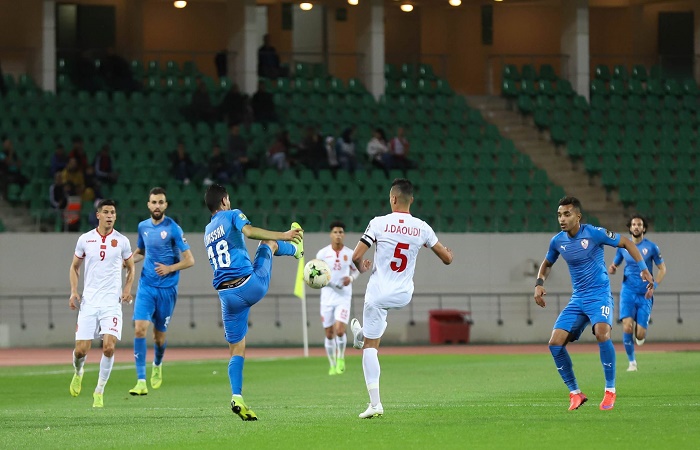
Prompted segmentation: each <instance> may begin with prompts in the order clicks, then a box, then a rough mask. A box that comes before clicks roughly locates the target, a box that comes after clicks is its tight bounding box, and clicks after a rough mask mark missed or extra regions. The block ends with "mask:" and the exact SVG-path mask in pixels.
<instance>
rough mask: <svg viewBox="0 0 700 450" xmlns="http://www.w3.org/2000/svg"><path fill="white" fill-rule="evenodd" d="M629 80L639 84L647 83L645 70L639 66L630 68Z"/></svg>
mask: <svg viewBox="0 0 700 450" xmlns="http://www.w3.org/2000/svg"><path fill="white" fill-rule="evenodd" d="M631 78H632V79H633V80H638V81H641V82H645V81H647V69H646V67H644V66H643V65H641V64H636V65H635V66H634V67H632V75H631Z"/></svg>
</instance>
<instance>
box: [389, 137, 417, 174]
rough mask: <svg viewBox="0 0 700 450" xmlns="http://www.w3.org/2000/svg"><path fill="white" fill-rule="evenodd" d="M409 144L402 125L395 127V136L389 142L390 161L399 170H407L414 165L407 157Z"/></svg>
mask: <svg viewBox="0 0 700 450" xmlns="http://www.w3.org/2000/svg"><path fill="white" fill-rule="evenodd" d="M410 149H411V144H410V143H409V142H408V139H407V138H406V135H405V132H404V129H403V127H399V128H397V129H396V136H395V137H394V138H393V139H392V140H391V142H389V151H390V153H391V162H392V165H393V167H395V168H397V169H401V170H408V169H412V168H413V167H414V164H413V162H412V161H411V160H410V159H408V153H409V150H410Z"/></svg>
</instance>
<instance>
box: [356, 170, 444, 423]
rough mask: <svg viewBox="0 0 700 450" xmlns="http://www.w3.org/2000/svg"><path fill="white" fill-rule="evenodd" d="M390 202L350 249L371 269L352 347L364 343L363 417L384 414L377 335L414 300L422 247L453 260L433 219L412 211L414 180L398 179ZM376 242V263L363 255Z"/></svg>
mask: <svg viewBox="0 0 700 450" xmlns="http://www.w3.org/2000/svg"><path fill="white" fill-rule="evenodd" d="M389 203H390V204H391V214H387V215H386V216H379V217H375V218H374V219H372V220H371V221H370V223H369V225H368V226H367V229H366V230H365V233H364V234H363V235H362V238H360V242H358V243H357V247H355V252H354V253H353V255H352V261H353V263H354V264H355V266H356V267H357V269H358V270H359V271H360V273H364V272H366V271H368V270H369V269H370V268H371V269H372V274H371V275H370V278H369V282H368V284H367V291H366V292H365V306H364V311H363V314H362V323H363V324H364V326H361V325H360V323H359V322H358V320H357V319H352V321H351V322H350V330H351V331H352V334H353V337H354V341H355V342H354V347H355V348H358V349H359V348H362V349H363V350H362V369H363V371H364V374H365V383H366V384H367V391H368V392H369V399H370V403H369V405H368V407H367V409H366V410H365V411H364V412H363V413H361V414H360V418H362V419H367V418H372V417H376V416H381V415H382V414H384V408H383V406H382V402H381V401H380V398H379V372H380V367H379V357H378V355H377V352H378V351H379V341H380V340H381V337H382V335H383V334H384V330H386V325H387V323H386V317H387V313H388V310H389V309H398V308H401V307H403V306H406V305H407V304H408V303H409V302H410V301H411V296H412V295H413V273H414V271H415V269H416V257H417V256H418V251H419V250H420V248H421V247H423V246H426V247H429V248H430V249H432V250H433V252H434V253H435V254H436V255H437V257H438V258H440V260H441V261H442V262H443V263H444V264H446V265H447V264H451V263H452V250H450V249H449V248H447V247H445V246H444V245H442V244H441V243H440V241H438V238H437V236H436V235H435V232H434V231H433V229H432V228H431V227H430V225H428V224H427V223H425V222H423V221H422V220H420V219H418V218H417V217H413V216H412V215H411V213H410V211H409V210H410V207H411V203H413V185H412V184H411V182H410V181H409V180H407V179H405V178H397V179H395V180H394V182H393V183H392V184H391V191H390V192H389ZM372 244H374V245H375V250H374V264H372V261H370V260H367V259H362V258H363V257H364V255H365V253H366V252H367V250H369V248H370V247H371V246H372Z"/></svg>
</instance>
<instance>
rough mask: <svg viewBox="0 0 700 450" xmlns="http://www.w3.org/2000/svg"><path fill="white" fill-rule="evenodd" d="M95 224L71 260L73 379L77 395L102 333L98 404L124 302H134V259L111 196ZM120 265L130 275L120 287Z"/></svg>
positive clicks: (97, 404) (101, 403)
mask: <svg viewBox="0 0 700 450" xmlns="http://www.w3.org/2000/svg"><path fill="white" fill-rule="evenodd" d="M97 220H98V225H97V228H96V229H94V230H92V231H88V232H87V233H85V234H83V235H81V236H80V237H79V238H78V243H77V244H76V246H75V253H74V254H73V262H72V263H71V266H70V271H69V278H70V299H69V300H68V302H69V304H70V309H76V308H78V309H79V310H80V312H79V313H78V325H77V327H76V329H75V350H73V367H74V368H75V374H74V375H73V380H72V381H71V383H70V389H69V390H70V393H71V395H72V396H73V397H77V396H78V394H80V390H81V388H82V382H83V366H84V365H85V358H86V356H87V352H88V350H90V345H91V344H92V339H94V338H95V337H96V335H97V334H98V333H99V335H101V336H102V360H101V361H100V375H99V379H98V381H97V387H96V388H95V393H94V394H93V395H92V397H93V404H92V406H93V407H94V408H101V407H102V406H104V401H103V394H104V388H105V385H106V384H107V380H109V374H110V373H111V371H112V365H113V364H114V346H115V345H116V343H117V340H119V339H121V335H122V303H124V302H126V303H129V304H131V302H132V301H133V297H132V295H131V285H132V284H133V283H134V259H133V258H132V257H131V256H132V253H131V244H130V243H129V240H128V239H127V238H126V237H125V236H124V235H123V234H121V233H119V232H118V231H117V230H115V229H114V222H115V221H116V220H117V210H116V208H115V205H114V201H113V200H102V201H100V202H99V203H98V204H97ZM83 260H85V282H84V283H83V284H84V285H83V294H82V296H81V295H80V294H79V293H78V280H79V279H80V266H81V265H82V263H83ZM122 267H125V268H126V281H125V282H124V289H123V290H122Z"/></svg>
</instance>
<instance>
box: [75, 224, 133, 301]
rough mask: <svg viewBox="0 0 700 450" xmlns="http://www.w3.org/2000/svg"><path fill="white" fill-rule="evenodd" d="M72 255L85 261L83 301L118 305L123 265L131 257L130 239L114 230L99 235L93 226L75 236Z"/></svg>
mask: <svg viewBox="0 0 700 450" xmlns="http://www.w3.org/2000/svg"><path fill="white" fill-rule="evenodd" d="M75 256H77V257H78V258H80V259H84V260H85V262H84V265H85V277H84V282H83V298H82V302H84V303H85V304H88V305H95V306H111V305H117V304H119V297H120V296H121V294H122V265H123V263H124V261H125V260H127V259H129V258H131V256H132V253H131V243H130V242H129V239H127V238H126V236H124V235H123V234H121V233H120V232H118V231H117V230H112V232H111V233H109V234H108V235H106V236H102V235H101V234H100V233H99V232H98V231H97V229H94V230H92V231H88V232H87V233H85V234H83V235H82V236H80V237H79V238H78V243H77V244H76V246H75Z"/></svg>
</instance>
